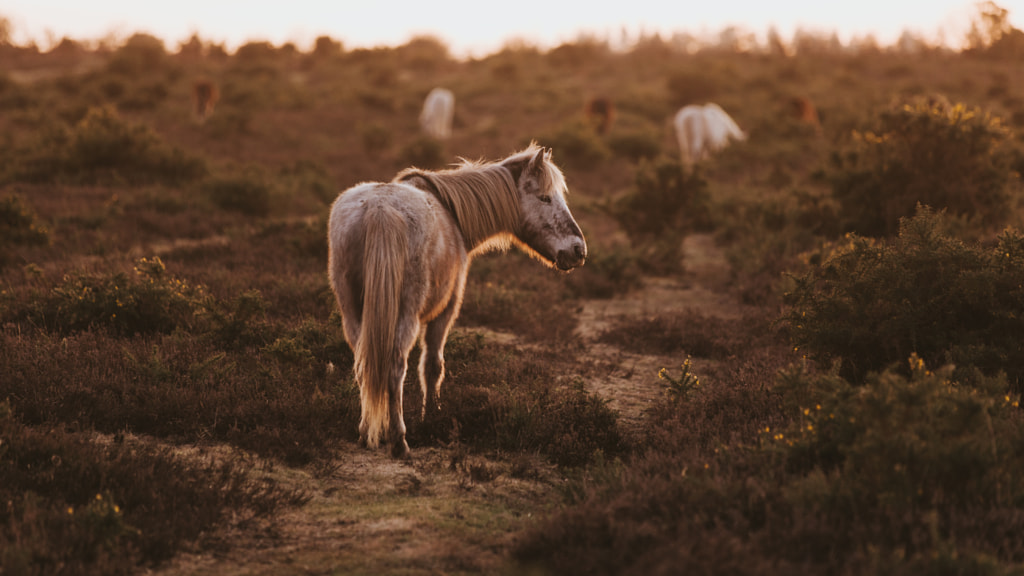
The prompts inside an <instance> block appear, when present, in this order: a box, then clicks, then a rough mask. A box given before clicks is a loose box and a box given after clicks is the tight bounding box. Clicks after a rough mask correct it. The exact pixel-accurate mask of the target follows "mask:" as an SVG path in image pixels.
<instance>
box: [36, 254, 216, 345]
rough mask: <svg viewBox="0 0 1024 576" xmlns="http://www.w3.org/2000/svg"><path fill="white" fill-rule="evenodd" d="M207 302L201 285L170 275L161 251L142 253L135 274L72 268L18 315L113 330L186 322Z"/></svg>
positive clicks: (157, 329) (72, 327)
mask: <svg viewBox="0 0 1024 576" xmlns="http://www.w3.org/2000/svg"><path fill="white" fill-rule="evenodd" d="M207 307H208V298H207V296H206V293H205V290H204V288H203V287H202V286H194V285H191V284H189V283H188V282H186V281H184V280H180V279H178V278H174V277H171V276H169V275H168V274H167V271H166V267H165V266H164V263H163V262H162V261H161V260H160V258H159V257H156V256H154V257H153V258H151V259H147V258H142V259H141V260H139V261H138V262H137V263H136V265H135V275H134V277H131V276H129V275H127V274H124V273H122V272H118V273H114V274H106V275H89V274H73V275H69V276H66V277H65V278H64V280H63V281H62V282H61V283H60V284H58V285H57V286H54V287H53V289H52V290H50V292H49V294H47V295H45V296H44V297H43V298H41V299H39V300H38V301H37V302H34V303H31V304H29V305H28V309H27V310H23V311H22V315H27V316H28V317H30V318H31V319H32V320H34V321H36V322H38V323H39V324H41V325H43V326H45V327H47V328H48V329H51V330H56V331H58V332H63V333H67V332H77V331H82V330H90V329H96V328H107V329H110V330H112V331H113V332H115V333H116V334H122V335H131V334H150V333H167V332H171V331H173V330H175V329H176V328H179V327H180V328H188V327H189V326H191V325H192V324H193V323H194V322H195V321H196V319H197V315H199V314H201V313H202V312H203V311H204V310H205V309H206V308H207Z"/></svg>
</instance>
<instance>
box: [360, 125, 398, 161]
mask: <svg viewBox="0 0 1024 576" xmlns="http://www.w3.org/2000/svg"><path fill="white" fill-rule="evenodd" d="M359 136H360V138H361V140H362V143H363V151H364V152H366V153H367V154H378V153H380V152H383V151H385V150H387V149H388V148H390V147H391V140H392V135H391V131H390V130H388V129H387V128H386V127H384V126H382V125H380V124H369V125H366V126H363V128H362V129H361V130H360V132H359Z"/></svg>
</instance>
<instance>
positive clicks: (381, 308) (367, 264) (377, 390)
mask: <svg viewBox="0 0 1024 576" xmlns="http://www.w3.org/2000/svg"><path fill="white" fill-rule="evenodd" d="M365 223H366V232H365V233H366V238H365V242H364V243H363V250H364V252H363V276H364V280H363V321H362V327H361V328H360V330H361V333H360V335H359V342H358V343H357V345H356V349H355V373H356V379H357V381H358V382H359V383H360V386H359V389H360V401H361V402H360V404H361V405H362V419H361V421H360V424H359V430H360V432H362V431H364V430H365V431H366V442H367V445H368V446H370V447H371V448H376V447H377V446H378V445H379V444H380V438H381V436H382V435H383V433H384V431H385V430H387V429H388V426H389V423H390V414H389V409H388V397H389V394H388V380H389V379H390V378H391V375H392V373H393V372H394V371H395V369H396V366H397V365H398V362H399V361H400V359H401V358H400V356H401V351H399V350H398V346H397V343H396V342H395V337H396V332H397V326H398V310H399V306H400V304H401V294H402V283H403V276H404V272H405V263H406V259H407V254H408V238H407V237H406V233H405V221H404V218H403V217H402V215H401V213H399V212H398V211H397V210H395V209H394V208H390V207H387V206H383V207H379V208H376V207H375V208H371V209H370V211H369V212H368V213H367V216H366V220H365Z"/></svg>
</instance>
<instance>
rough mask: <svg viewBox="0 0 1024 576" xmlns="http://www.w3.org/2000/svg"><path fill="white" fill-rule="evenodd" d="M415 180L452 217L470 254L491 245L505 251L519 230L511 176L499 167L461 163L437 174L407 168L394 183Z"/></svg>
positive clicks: (465, 161)
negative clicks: (426, 185) (421, 181)
mask: <svg viewBox="0 0 1024 576" xmlns="http://www.w3.org/2000/svg"><path fill="white" fill-rule="evenodd" d="M416 177H419V178H423V179H424V180H426V181H427V182H429V183H430V185H431V187H432V188H433V190H430V192H433V193H434V195H435V196H437V198H438V200H440V201H441V203H442V204H444V206H445V207H446V208H447V209H448V210H449V211H450V212H451V214H452V215H453V216H454V217H455V221H456V222H457V223H458V225H459V230H461V231H462V237H463V238H464V239H465V240H466V245H467V246H468V247H469V249H470V250H472V249H475V248H477V247H479V246H481V245H484V244H485V243H488V244H490V243H494V242H496V243H497V244H498V245H499V247H507V246H508V244H509V243H510V242H511V236H512V235H513V234H514V233H515V232H516V230H518V229H519V226H520V222H521V221H522V212H521V211H520V208H519V192H518V191H517V190H516V182H515V180H514V179H513V178H512V173H511V172H510V171H509V170H508V168H506V167H505V166H502V165H501V164H500V163H497V162H487V163H485V162H472V161H469V160H463V161H462V164H461V165H460V166H459V167H457V168H453V169H451V170H441V171H437V172H433V171H428V170H420V169H417V168H409V169H406V170H403V171H402V172H400V173H399V174H398V176H396V177H395V181H396V182H403V181H407V180H410V179H413V178H416ZM489 241H490V242H489Z"/></svg>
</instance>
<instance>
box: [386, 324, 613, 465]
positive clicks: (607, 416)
mask: <svg viewBox="0 0 1024 576" xmlns="http://www.w3.org/2000/svg"><path fill="white" fill-rule="evenodd" d="M445 362H446V370H447V373H448V375H447V377H446V378H445V382H444V387H443V390H442V393H441V399H442V402H441V414H440V415H438V416H437V417H436V418H432V419H429V420H427V421H423V422H413V424H412V426H413V429H412V432H411V433H410V435H409V439H410V442H416V443H426V442H436V441H438V440H441V441H452V440H457V441H458V442H460V443H461V444H462V445H464V446H466V447H469V448H472V449H475V450H502V451H507V452H536V453H540V454H543V455H545V456H547V457H548V458H549V459H551V461H553V462H555V463H556V464H559V465H561V466H583V465H585V464H588V463H590V462H592V461H593V459H594V458H595V457H597V456H598V455H599V454H602V455H608V456H614V455H618V454H622V453H624V451H625V449H626V444H625V441H624V439H623V436H622V434H621V432H620V430H619V426H618V419H617V415H616V414H615V412H613V411H612V410H611V409H609V408H608V406H607V402H606V401H605V400H603V399H601V398H599V397H597V396H596V395H594V394H592V393H589V392H587V391H586V390H585V388H584V386H583V383H582V382H579V381H575V382H572V383H569V384H568V385H566V384H564V383H559V382H556V381H555V374H554V373H553V372H552V369H551V367H550V364H549V363H547V362H545V360H544V359H538V358H531V357H526V356H524V355H523V354H522V353H521V352H518V351H516V350H514V349H511V348H505V347H501V346H497V345H494V344H488V345H485V343H484V340H483V337H482V336H480V335H479V334H464V333H460V332H454V333H453V334H452V336H451V338H450V339H449V341H448V345H447V346H446V349H445ZM410 365H411V366H413V365H415V364H414V363H413V360H412V359H411V360H410ZM415 387H416V383H415V382H411V383H410V382H407V384H406V390H407V392H411V391H412V390H414V389H415ZM407 397H409V398H410V400H409V401H410V402H411V403H418V402H419V401H420V400H419V398H420V396H419V395H418V394H415V393H413V394H408V395H407ZM413 406H416V407H417V409H416V410H415V411H414V410H412V407H413ZM417 411H418V404H409V403H407V406H406V413H407V414H409V413H416V412H417Z"/></svg>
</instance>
